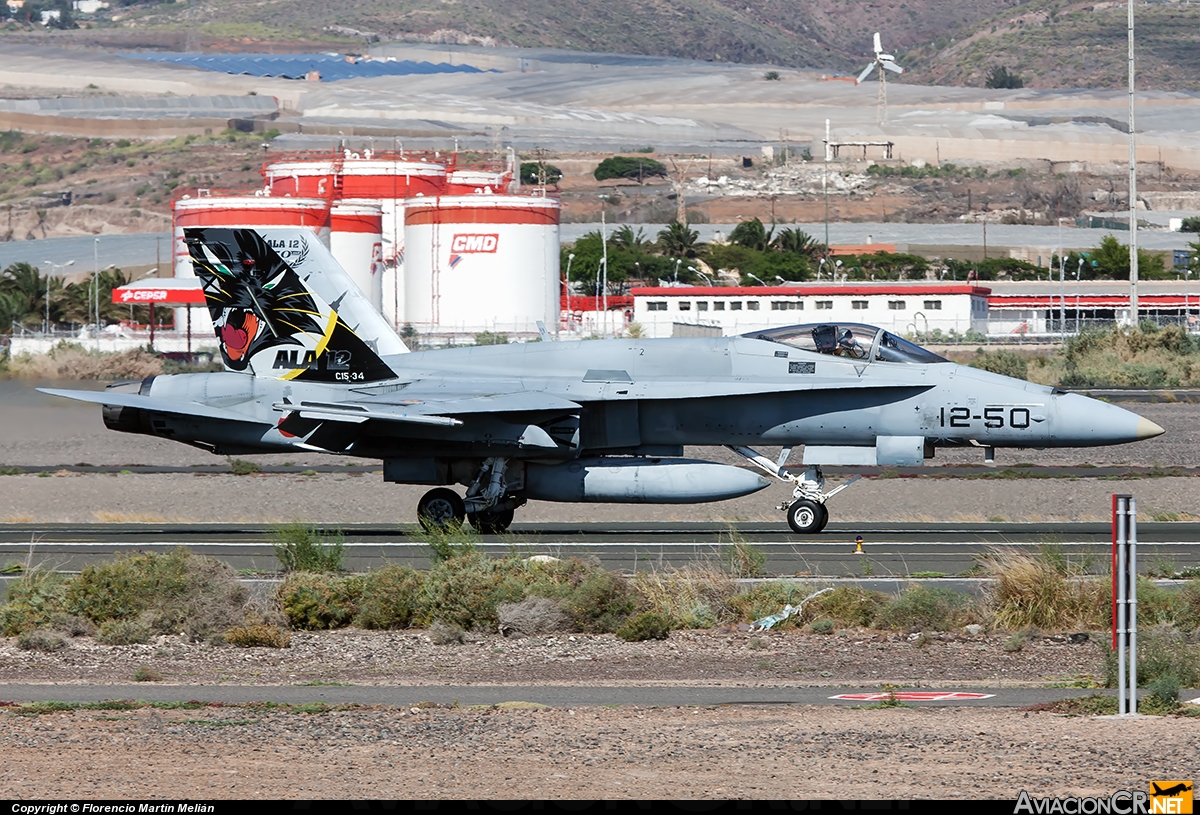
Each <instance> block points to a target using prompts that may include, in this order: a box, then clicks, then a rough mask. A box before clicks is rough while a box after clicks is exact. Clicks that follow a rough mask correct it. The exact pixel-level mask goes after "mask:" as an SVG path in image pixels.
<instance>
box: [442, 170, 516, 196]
mask: <svg viewBox="0 0 1200 815" xmlns="http://www.w3.org/2000/svg"><path fill="white" fill-rule="evenodd" d="M511 185H512V173H509V172H495V171H493V170H452V171H450V172H449V173H447V174H446V189H445V192H444V193H443V194H444V195H472V194H474V195H490V194H499V193H506V192H508V191H509V187H510V186H511Z"/></svg>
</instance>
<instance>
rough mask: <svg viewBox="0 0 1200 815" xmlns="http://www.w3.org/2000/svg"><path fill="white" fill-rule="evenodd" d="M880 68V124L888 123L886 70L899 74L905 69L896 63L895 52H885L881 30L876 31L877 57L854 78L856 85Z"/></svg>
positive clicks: (877, 119)
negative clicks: (881, 39) (880, 37)
mask: <svg viewBox="0 0 1200 815" xmlns="http://www.w3.org/2000/svg"><path fill="white" fill-rule="evenodd" d="M876 68H878V69H879V108H878V111H877V115H876V122H877V123H878V124H879V125H881V126H882V125H885V124H887V118H888V116H887V74H886V73H884V71H885V70H887V71H893V72H895V73H898V74H902V73H904V69H903V68H901V67H900V66H899V65H897V64H896V57H895V56H894V55H893V54H885V53H884V52H883V45H882V44H881V43H880V41H879V32H878V31H876V32H875V59H873V60H871V64H870V65H868V66H867V67H866V69H865V70H864V71H863V72H862V73H861V74H859V75H858V79H856V80H854V84H855V85H861V84H862V82H863V80H864V79H866V78H867V77H868V76H870V74H871V71H874V70H875V69H876Z"/></svg>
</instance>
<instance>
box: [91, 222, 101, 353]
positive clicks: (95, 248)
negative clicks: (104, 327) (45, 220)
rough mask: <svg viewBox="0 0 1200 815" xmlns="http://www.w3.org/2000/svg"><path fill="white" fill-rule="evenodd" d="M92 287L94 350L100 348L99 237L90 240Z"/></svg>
mask: <svg viewBox="0 0 1200 815" xmlns="http://www.w3.org/2000/svg"><path fill="white" fill-rule="evenodd" d="M92 288H93V290H94V293H93V295H92V296H93V297H95V298H96V299H95V301H94V302H95V305H94V309H95V310H94V311H93V312H92V314H93V315H95V324H96V350H100V239H99V238H96V239H95V240H93V241H92Z"/></svg>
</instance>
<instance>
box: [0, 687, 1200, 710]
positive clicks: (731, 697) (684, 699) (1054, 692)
mask: <svg viewBox="0 0 1200 815" xmlns="http://www.w3.org/2000/svg"><path fill="white" fill-rule="evenodd" d="M924 690H929V689H928V688H925V689H924ZM938 690H939V691H942V690H947V691H948V690H950V689H941V688H939V689H938ZM952 690H957V691H968V692H978V693H983V694H989V698H986V699H963V700H955V701H944V702H941V701H923V702H913V703H912V704H914V705H920V706H922V707H924V706H928V705H933V706H938V707H947V706H956V705H963V706H970V707H1021V706H1024V705H1032V704H1036V703H1038V702H1051V701H1057V700H1059V699H1068V698H1072V697H1076V696H1090V695H1092V694H1095V693H1106V692H1107V693H1115V691H1097V690H1085V689H1081V688H986V687H981V686H965V685H964V686H963V687H957V688H953V689H952ZM879 692H880V690H879V687H878V686H875V687H840V688H834V687H819V688H797V687H781V686H777V687H755V688H745V687H712V686H704V687H696V686H672V687H633V686H628V685H626V686H616V687H614V686H575V685H570V686H554V685H550V686H540V685H539V686H528V685H505V686H488V685H415V686H403V685H390V686H388V685H385V686H378V685H371V686H364V685H357V686H356V685H350V686H329V685H318V686H304V685H218V686H212V685H206V686H198V685H148V684H145V683H141V684H137V685H0V702H26V703H28V702H79V703H87V702H103V701H107V700H116V699H129V700H141V701H147V702H190V701H200V702H224V703H226V704H246V703H248V702H264V701H265V702H276V703H280V704H310V703H317V702H324V703H326V704H332V705H341V704H361V705H387V706H405V705H415V704H417V703H418V702H434V703H437V704H443V705H450V704H454V703H456V702H457V703H458V704H459V705H462V706H468V705H495V704H500V703H502V702H534V703H539V704H544V705H550V706H551V707H566V708H570V707H588V706H596V705H640V706H650V707H675V706H678V705H685V706H691V705H696V706H708V705H845V706H849V705H864V704H867V705H869V704H873V702H869V701H867V702H864V701H860V700H839V699H833V698H831V697H834V696H837V695H841V694H850V693H870V694H875V693H879ZM1196 694H1197V692H1196V691H1183V692H1182V693H1181V694H1180V698H1181V699H1190V698H1192V697H1194V696H1196Z"/></svg>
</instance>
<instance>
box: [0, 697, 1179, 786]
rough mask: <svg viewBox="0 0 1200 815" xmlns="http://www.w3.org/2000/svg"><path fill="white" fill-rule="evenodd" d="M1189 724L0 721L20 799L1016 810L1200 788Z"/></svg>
mask: <svg viewBox="0 0 1200 815" xmlns="http://www.w3.org/2000/svg"><path fill="white" fill-rule="evenodd" d="M1198 738H1200V722H1197V721H1196V720H1180V719H1155V718H1145V719H1141V720H1136V721H1115V720H1111V719H1108V720H1104V719H1096V718H1064V717H1061V716H1057V715H1053V714H1048V713H1026V712H1021V711H1016V710H1005V711H996V710H981V709H966V708H958V709H955V708H944V709H924V710H919V709H917V710H914V709H902V708H901V709H882V710H879V709H861V710H848V709H842V708H826V707H801V706H796V707H793V706H786V707H777V706H771V707H721V708H707V709H705V708H636V707H635V708H621V709H608V708H580V709H574V710H572V709H568V710H563V709H555V710H524V709H519V708H518V709H500V710H496V709H486V710H473V709H420V708H415V707H414V708H409V709H365V710H357V711H341V712H330V713H324V714H319V715H307V714H300V713H284V712H264V711H259V710H253V709H246V708H222V709H207V710H198V711H181V710H176V711H158V710H150V709H145V710H137V711H130V712H116V711H112V712H109V711H87V712H82V711H81V712H75V713H56V714H51V715H43V716H35V717H28V718H25V717H15V716H11V715H8V716H5V717H4V727H3V728H2V729H0V756H2V757H3V761H0V785H2V786H3V788H5V789H6V790H7V791H8V795H9V796H11V797H14V798H40V799H54V798H59V799H61V798H68V799H71V798H100V799H121V800H130V799H144V798H160V797H167V796H170V797H171V799H172V800H178V799H188V798H203V799H208V798H242V799H264V798H265V799H272V798H301V799H305V798H334V799H338V798H345V799H362V798H383V799H389V798H401V799H405V798H425V799H445V798H463V799H478V798H515V799H547V798H548V799H562V798H584V799H646V798H655V799H733V798H756V799H763V798H775V799H780V798H787V799H806V798H833V799H837V798H852V799H866V800H870V799H896V798H901V799H905V798H972V799H978V798H1010V799H1012V798H1016V797H1017V796H1018V795H1019V794H1020V791H1021V790H1028V791H1029V793H1030V795H1033V796H1044V795H1102V796H1106V797H1107V796H1108V795H1111V794H1112V793H1113V792H1115V791H1116V790H1120V789H1127V790H1129V789H1132V790H1145V789H1147V787H1148V783H1149V781H1150V780H1152V779H1166V778H1184V779H1192V778H1196V777H1197V776H1198V775H1200V759H1198V757H1197V756H1198V754H1197V752H1196V742H1197V739H1198Z"/></svg>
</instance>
